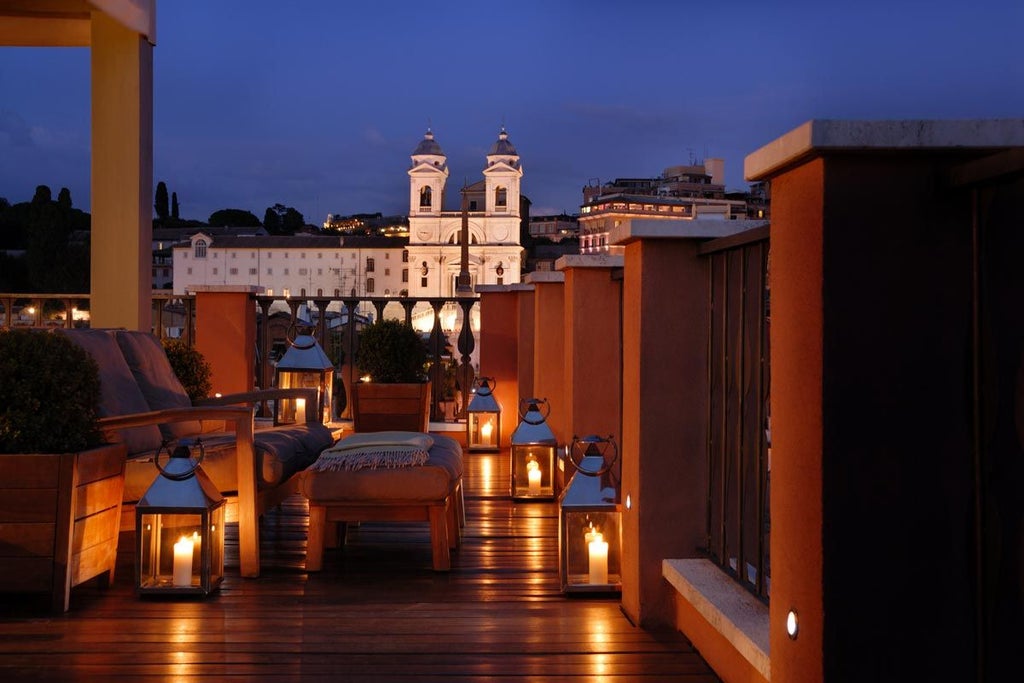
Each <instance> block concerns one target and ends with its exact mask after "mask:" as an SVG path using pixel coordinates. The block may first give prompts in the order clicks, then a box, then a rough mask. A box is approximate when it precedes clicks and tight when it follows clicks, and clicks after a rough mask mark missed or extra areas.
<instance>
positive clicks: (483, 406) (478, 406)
mask: <svg viewBox="0 0 1024 683" xmlns="http://www.w3.org/2000/svg"><path fill="white" fill-rule="evenodd" d="M466 410H467V411H468V412H470V413H499V412H501V406H499V405H498V401H497V399H495V398H494V394H492V393H491V391H490V390H489V389H487V390H485V389H483V388H481V389H478V390H477V391H475V392H474V393H473V398H471V399H469V406H468V407H467V408H466Z"/></svg>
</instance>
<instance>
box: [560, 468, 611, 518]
mask: <svg viewBox="0 0 1024 683" xmlns="http://www.w3.org/2000/svg"><path fill="white" fill-rule="evenodd" d="M602 470H605V467H604V458H603V457H601V456H599V455H588V456H586V457H584V458H583V460H582V461H581V462H580V465H579V469H577V471H576V474H574V475H573V476H572V479H570V480H569V484H568V485H567V486H566V487H565V491H563V492H562V498H561V505H562V507H563V508H573V507H578V508H587V507H595V506H596V507H600V506H606V505H615V504H617V503H618V502H619V489H618V487H617V486H615V482H614V481H613V480H612V477H611V476H610V474H611V473H610V472H609V471H604V472H602ZM594 472H602V473H601V474H598V475H596V476H595V475H594V474H592V473H594Z"/></svg>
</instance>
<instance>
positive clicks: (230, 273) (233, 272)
mask: <svg viewBox="0 0 1024 683" xmlns="http://www.w3.org/2000/svg"><path fill="white" fill-rule="evenodd" d="M228 274H229V275H238V268H231V269H229V270H228Z"/></svg>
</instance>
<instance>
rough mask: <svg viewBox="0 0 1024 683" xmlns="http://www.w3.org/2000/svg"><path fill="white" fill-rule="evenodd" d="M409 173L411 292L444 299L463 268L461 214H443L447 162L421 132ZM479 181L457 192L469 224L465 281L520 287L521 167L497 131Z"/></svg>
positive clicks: (452, 292) (429, 135)
mask: <svg viewBox="0 0 1024 683" xmlns="http://www.w3.org/2000/svg"><path fill="white" fill-rule="evenodd" d="M411 158H412V165H411V167H410V168H409V172H408V173H409V269H410V274H409V295H410V296H418V297H426V296H430V297H450V296H454V295H455V293H456V289H455V286H456V278H457V277H458V275H459V272H460V269H461V267H462V253H461V236H462V216H463V214H462V211H461V210H458V211H445V210H444V205H445V192H446V189H447V183H448V158H447V157H446V156H445V154H444V152H443V151H442V150H441V145H439V144H438V143H437V141H435V140H434V134H433V133H432V132H431V131H430V130H427V133H426V135H424V136H423V140H422V141H420V143H419V145H418V146H417V147H416V149H415V150H414V151H413V153H412V157H411ZM483 176H484V177H483V180H481V181H478V182H476V183H473V184H471V185H468V186H466V187H464V188H459V189H458V190H456V191H457V192H459V194H460V195H462V196H460V197H459V202H458V204H459V205H460V206H461V205H463V203H464V205H465V207H466V210H467V214H468V219H469V220H468V222H469V259H468V264H467V265H468V271H469V276H470V282H471V284H472V285H473V286H474V287H475V286H476V285H481V284H486V285H493V284H513V283H517V282H520V273H521V269H522V255H523V254H522V252H523V250H522V247H521V246H520V242H519V231H520V225H521V220H522V210H521V201H520V200H521V198H522V197H521V193H520V181H521V179H522V177H523V167H522V164H521V163H520V160H519V154H518V153H517V152H516V148H515V147H514V146H513V145H512V142H511V141H510V140H509V139H508V133H507V132H505V129H504V128H502V130H501V132H500V134H499V135H498V140H497V141H496V142H495V143H494V144H493V145H492V146H491V149H490V152H489V153H488V154H487V158H486V165H485V166H484V169H483Z"/></svg>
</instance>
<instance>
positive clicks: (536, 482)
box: [511, 398, 558, 500]
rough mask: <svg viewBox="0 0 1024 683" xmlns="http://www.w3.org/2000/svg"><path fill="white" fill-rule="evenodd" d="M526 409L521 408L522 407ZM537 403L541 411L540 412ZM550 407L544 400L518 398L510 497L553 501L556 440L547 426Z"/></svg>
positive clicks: (512, 452)
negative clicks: (542, 409)
mask: <svg viewBox="0 0 1024 683" xmlns="http://www.w3.org/2000/svg"><path fill="white" fill-rule="evenodd" d="M524 406H525V407H526V410H525V411H524V410H523V407H524ZM541 406H543V407H544V412H543V413H542V412H541ZM550 413H551V407H550V406H549V405H548V401H547V399H544V398H529V399H520V401H519V417H520V418H521V421H520V422H519V426H518V427H516V430H515V431H514V432H512V448H511V455H512V468H511V469H512V499H513V500H553V499H554V497H555V483H554V482H555V449H556V448H557V447H558V442H557V441H555V435H554V434H553V433H552V432H551V428H550V427H548V425H547V422H546V420H547V417H548V415H549V414H550Z"/></svg>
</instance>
